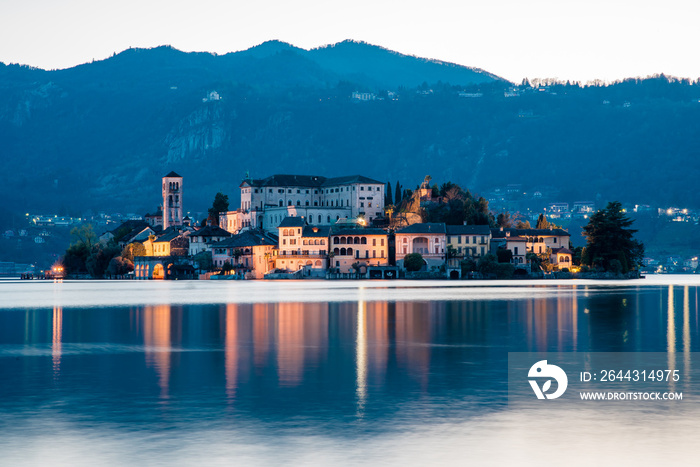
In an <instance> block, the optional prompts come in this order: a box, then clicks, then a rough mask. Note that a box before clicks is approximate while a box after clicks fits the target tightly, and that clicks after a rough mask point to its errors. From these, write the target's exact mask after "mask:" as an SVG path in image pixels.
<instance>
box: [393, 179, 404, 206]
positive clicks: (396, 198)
mask: <svg viewBox="0 0 700 467" xmlns="http://www.w3.org/2000/svg"><path fill="white" fill-rule="evenodd" d="M401 194H402V191H401V184H400V183H399V181H398V180H396V195H394V203H396V205H397V206H398V205H399V203H400V202H401V201H402V200H403V197H402V196H401Z"/></svg>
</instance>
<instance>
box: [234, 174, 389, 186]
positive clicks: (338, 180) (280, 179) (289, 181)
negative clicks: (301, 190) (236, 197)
mask: <svg viewBox="0 0 700 467" xmlns="http://www.w3.org/2000/svg"><path fill="white" fill-rule="evenodd" d="M245 183H248V184H249V185H251V186H255V187H264V186H275V187H282V186H285V187H287V186H295V187H305V188H319V187H322V186H325V187H327V186H337V185H349V184H351V183H371V184H376V185H383V184H384V182H380V181H377V180H374V179H371V178H369V177H365V176H363V175H348V176H345V177H333V178H326V177H322V176H320V175H289V174H275V175H270V176H269V177H267V178H261V179H260V178H257V179H252V178H250V179H247V180H243V182H241V185H243V184H245Z"/></svg>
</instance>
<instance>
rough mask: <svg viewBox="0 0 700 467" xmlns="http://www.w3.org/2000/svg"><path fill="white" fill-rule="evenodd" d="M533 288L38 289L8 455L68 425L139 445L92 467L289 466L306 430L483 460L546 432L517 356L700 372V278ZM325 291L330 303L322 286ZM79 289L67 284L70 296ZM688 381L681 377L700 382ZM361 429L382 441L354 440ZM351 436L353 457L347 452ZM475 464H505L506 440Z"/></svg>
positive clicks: (24, 336) (592, 416) (332, 439)
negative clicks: (658, 359)
mask: <svg viewBox="0 0 700 467" xmlns="http://www.w3.org/2000/svg"><path fill="white" fill-rule="evenodd" d="M315 287H318V286H315ZM522 289H523V290H522V291H521V292H520V293H519V294H517V295H513V294H512V293H510V292H505V294H506V297H507V298H504V297H503V296H502V295H500V294H501V291H500V290H499V289H492V290H491V291H490V292H489V293H490V294H491V295H492V298H493V299H487V298H482V299H474V298H473V297H472V298H470V299H468V300H459V299H455V297H454V296H451V295H450V294H446V297H445V298H446V299H444V300H436V299H429V300H428V299H426V300H418V301H404V300H378V299H377V296H376V294H375V292H376V291H375V292H372V291H370V290H368V289H364V288H363V287H356V290H354V292H353V294H352V296H353V297H354V300H351V301H335V300H332V299H331V297H330V295H334V294H335V293H336V291H335V290H334V289H333V288H330V289H329V290H327V291H323V290H322V289H318V288H317V289H314V290H313V291H309V293H310V294H315V295H316V297H315V299H314V300H312V301H310V302H279V301H272V302H270V303H263V302H250V301H246V300H242V301H238V302H236V301H230V302H228V303H224V304H191V305H187V304H181V303H180V304H173V305H170V304H159V305H143V306H131V305H130V306H123V307H109V308H94V307H66V306H58V305H57V306H53V307H52V308H30V307H29V306H30V305H31V301H30V300H29V299H27V303H26V304H25V306H24V307H21V308H13V309H5V310H0V374H2V376H3V377H2V379H1V380H0V435H3V436H0V452H4V453H6V454H7V455H8V456H9V457H8V459H12V460H13V462H12V464H13V465H22V464H23V463H24V465H27V464H28V463H27V462H24V461H25V460H26V459H25V458H23V457H22V456H21V453H22V448H23V447H24V443H25V442H26V443H29V442H30V440H31V442H33V443H35V442H38V441H40V440H44V441H46V440H50V439H53V438H55V437H56V436H57V433H56V432H55V430H54V429H55V428H56V427H57V426H58V427H61V433H64V434H66V437H67V438H68V440H67V441H66V443H67V444H66V445H67V446H73V445H72V444H71V442H72V441H71V439H73V438H71V436H72V435H76V436H89V437H93V438H94V437H97V444H98V445H100V442H101V443H103V444H101V445H100V447H101V448H105V446H108V445H111V446H119V448H115V450H116V451H117V452H118V451H120V450H121V449H122V445H124V443H127V442H128V443H131V445H133V450H132V451H131V454H130V456H131V457H126V458H120V457H119V456H118V455H117V454H114V455H113V456H112V457H110V456H111V455H110V454H109V453H107V454H105V453H104V452H101V453H100V451H99V449H97V448H96V449H95V450H94V451H93V452H92V455H90V453H85V452H82V455H83V456H84V459H85V461H86V463H87V464H90V463H91V464H93V465H94V464H95V463H99V461H106V462H107V463H113V464H120V463H123V464H129V463H143V462H144V461H148V462H151V463H159V462H162V463H163V464H165V465H173V463H174V464H178V462H180V463H183V462H184V463H189V461H192V462H194V459H195V458H196V457H197V456H200V457H201V456H204V457H203V458H204V459H208V460H210V461H211V462H205V463H207V464H216V463H217V462H218V460H217V458H214V457H211V456H214V453H213V452H208V451H207V449H204V448H202V447H200V446H209V448H211V449H215V450H216V449H218V450H221V452H222V453H224V454H221V455H224V456H225V455H236V456H244V457H242V458H245V459H248V460H249V461H251V462H252V463H259V462H268V463H269V462H272V463H275V460H279V459H280V458H279V457H275V453H274V452H272V451H270V450H269V449H267V448H265V447H264V446H266V445H269V444H271V443H272V444H275V443H283V444H284V443H292V444H293V445H294V448H293V449H292V448H290V449H291V450H290V451H289V452H290V453H293V455H294V456H296V458H297V459H298V460H299V461H300V462H302V463H310V464H317V463H323V462H324V461H330V462H338V463H347V464H353V463H355V462H354V461H356V460H358V459H361V460H367V459H368V458H366V457H363V456H367V455H369V456H370V457H369V459H370V460H372V459H373V460H375V461H376V460H377V459H379V458H382V453H385V454H386V453H392V455H393V456H394V460H396V461H397V462H396V463H398V460H399V459H403V460H404V461H406V462H409V463H425V462H431V461H430V459H429V458H425V457H423V455H422V454H420V455H419V454H418V453H423V452H424V451H425V449H435V450H440V453H441V454H440V456H439V457H440V459H442V460H443V461H446V462H449V463H458V462H459V461H460V460H462V459H464V457H459V455H461V456H464V455H465V453H464V451H463V446H465V445H468V446H472V448H473V450H472V451H471V452H472V455H474V453H478V452H482V453H484V454H485V451H484V449H487V448H488V449H495V450H498V449H499V448H498V444H497V443H496V442H495V441H494V442H490V441H489V438H488V436H486V435H485V433H490V435H491V436H494V437H500V438H501V439H502V441H503V442H507V443H513V444H514V445H518V444H519V443H520V442H521V441H522V442H525V440H527V441H528V442H535V439H534V438H533V437H532V436H530V433H531V430H530V428H529V425H530V424H531V423H532V417H535V418H538V417H539V418H542V417H544V416H545V415H546V414H547V412H543V413H542V414H539V413H515V411H512V410H510V409H509V408H508V406H507V405H506V396H507V393H506V392H507V387H506V379H507V353H508V352H514V351H517V352H525V351H528V352H536V351H543V352H544V351H560V352H572V351H580V352H606V351H609V352H621V351H625V352H635V351H657V352H667V353H668V356H669V359H668V364H669V366H670V367H669V369H674V367H673V365H676V362H678V366H679V367H680V366H681V365H682V371H683V373H684V374H689V373H690V370H691V369H692V363H693V362H692V355H691V353H692V352H697V351H698V344H697V343H698V325H699V323H698V287H697V286H695V285H689V284H681V285H680V286H676V285H673V284H671V285H660V286H653V287H636V286H634V287H629V286H622V287H610V286H599V285H594V284H583V285H573V286H572V285H557V286H546V287H545V286H542V285H537V286H532V287H523V288H522ZM81 293H83V294H89V293H90V291H89V287H88V286H84V289H83V290H82V292H81ZM324 293H326V294H328V295H329V297H328V300H325V301H324V300H322V299H319V297H318V295H323V294H324ZM479 293H480V294H484V293H486V292H484V291H480V292H479ZM67 298H68V299H70V300H72V299H71V298H70V297H66V296H65V291H64V293H63V295H62V297H61V300H62V301H65V300H66V299H67ZM321 298H322V297H321ZM88 301H89V300H88ZM166 302H167V301H166ZM676 355H677V358H676ZM688 383H689V382H688V381H687V380H683V381H681V383H679V385H684V387H685V388H686V390H687V389H688V387H689V386H687V384H688ZM678 389H683V388H678ZM689 404H692V402H690V403H689ZM166 407H167V409H166ZM682 408H683V409H684V410H687V411H689V412H688V413H690V411H691V409H692V411H696V412H700V410H698V407H696V406H693V405H686V406H684V407H682ZM587 410H588V409H587ZM635 410H637V409H636V408H635V407H630V412H629V413H627V414H619V413H617V414H616V413H605V416H606V417H607V419H606V421H605V423H606V424H610V426H613V425H615V426H618V427H622V426H625V423H626V422H625V417H627V416H628V415H629V414H632V413H636V412H635ZM644 410H647V413H648V415H649V416H650V417H652V418H654V419H655V420H656V423H657V425H663V426H666V431H665V432H662V431H659V430H658V429H656V428H654V426H652V425H648V426H647V425H645V427H644V430H646V431H647V432H648V433H647V434H648V435H649V436H653V437H657V438H659V439H665V440H667V441H668V442H671V438H672V437H674V436H675V437H676V438H673V439H678V436H681V434H679V433H678V432H677V431H676V430H674V429H673V427H668V426H667V425H668V424H667V423H665V422H664V420H667V419H668V417H671V416H673V417H676V418H677V420H678V423H679V424H680V426H685V429H687V428H688V426H691V427H692V428H693V429H695V430H696V429H697V428H700V422H696V421H695V420H698V418H697V417H694V418H688V417H689V416H688V417H684V416H683V415H682V413H680V412H678V411H676V410H675V409H673V410H668V408H666V409H664V411H663V412H655V410H656V409H654V408H651V409H650V408H649V407H646V408H644ZM649 410H651V412H649ZM569 415H570V416H571V417H574V414H569ZM600 415H601V414H600V413H593V412H591V413H588V412H586V413H583V412H582V413H579V414H576V415H575V417H577V420H579V422H580V423H582V424H583V425H582V426H578V427H573V426H569V427H568V428H567V427H566V426H560V425H559V424H557V423H554V422H551V421H550V422H546V423H544V422H543V425H542V426H539V428H538V431H537V432H538V433H539V435H543V436H544V435H546V434H547V430H548V429H551V430H556V433H555V432H554V431H553V432H552V433H549V435H551V436H557V437H559V438H560V439H561V441H562V442H565V441H568V442H571V441H572V440H573V439H574V434H575V433H576V432H577V431H576V430H579V431H583V432H586V433H588V435H587V436H588V437H589V441H590V440H596V442H598V439H599V437H598V436H597V435H594V434H593V432H594V430H593V428H594V426H598V424H599V423H600V420H597V419H596V417H598V416H600ZM567 416H568V415H567V414H558V415H557V417H559V418H560V419H561V418H562V417H563V418H566V417H567ZM635 416H636V415H635ZM588 424H590V425H588ZM51 427H53V428H51ZM479 427H482V428H483V430H481V429H480V428H479ZM174 429H175V430H174ZM567 430H568V431H567ZM16 433H23V435H22V437H18V436H17V435H16ZM11 434H12V435H11ZM139 434H140V435H139ZM144 434H147V435H148V436H145V437H144V436H142V435H144ZM10 435H11V436H10ZM441 437H442V438H441ZM613 437H614V436H613ZM149 439H150V441H148V440H149ZM227 439H228V441H225V440H227ZM542 439H544V438H542ZM188 440H189V441H188ZM192 440H200V444H194V443H192ZM292 440H294V441H292ZM359 440H364V441H363V442H366V443H367V446H368V449H367V451H363V452H360V451H358V450H357V449H356V444H357V442H358V441H359ZM619 441H621V442H628V441H629V439H628V438H624V439H623V438H619ZM600 442H603V441H600ZM105 443H107V444H105ZM109 443H112V444H109ZM173 443H176V444H177V445H180V446H187V447H186V448H184V447H183V449H185V452H184V453H183V455H182V457H181V458H180V461H177V460H176V459H174V458H172V457H170V456H169V452H167V451H168V449H172V446H173ZM299 443H301V444H299ZM256 446H258V447H256ZM399 446H400V447H401V448H402V449H405V451H406V453H407V454H406V455H404V454H403V453H402V452H399V451H398V447H399ZM331 447H334V448H331ZM338 448H340V449H346V450H347V452H348V453H351V454H352V455H348V456H347V457H337V456H335V454H333V453H334V452H335V451H334V449H338ZM520 448H522V449H523V450H524V451H527V452H534V450H536V448H544V446H543V445H537V444H536V445H535V446H534V447H532V448H531V447H527V448H526V447H525V446H520ZM613 448H614V446H611V447H609V448H608V450H611V449H613ZM75 449H78V448H77V447H75ZM314 452H316V453H318V457H314ZM225 453H228V454H225ZM372 453H373V454H372ZM411 453H413V455H411ZM450 453H452V454H454V456H451V455H450ZM458 454H459V455H458ZM608 454H609V455H613V454H615V453H614V452H608ZM280 455H281V454H279V453H278V454H277V456H280ZM101 456H103V457H101ZM105 456H106V457H105ZM114 456H116V457H114ZM353 456H355V457H353ZM372 456H374V457H372ZM584 457H585V456H584ZM613 457H614V456H613ZM651 458H653V455H652V456H651V457H649V459H651ZM123 459H126V460H123ZM154 459H161V460H157V461H154ZM472 459H474V461H475V462H476V463H477V464H488V463H492V464H493V463H494V462H493V461H494V459H499V460H500V461H502V462H503V461H505V460H507V451H505V452H500V451H499V452H497V453H494V452H492V453H491V455H490V457H489V456H487V455H486V454H485V455H484V456H477V457H472ZM634 459H637V457H634ZM73 460H75V459H73ZM183 460H184V461H183ZM219 460H220V459H219ZM421 460H422V461H423V462H421ZM532 460H533V462H532V463H533V464H535V463H537V464H540V463H541V462H540V461H541V459H532ZM14 461H16V462H14ZM166 461H167V462H166ZM487 461H488V462H487ZM523 462H524V461H522V459H521V460H520V461H519V463H523ZM643 462H646V461H643ZM643 462H641V463H643ZM39 463H41V462H39ZM57 463H58V464H61V463H62V462H60V461H57ZM222 463H224V462H222ZM524 463H528V462H524ZM29 464H30V463H29ZM63 464H66V465H68V464H71V462H68V461H65V462H63Z"/></svg>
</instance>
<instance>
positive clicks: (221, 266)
mask: <svg viewBox="0 0 700 467" xmlns="http://www.w3.org/2000/svg"><path fill="white" fill-rule="evenodd" d="M428 182H429V180H428V179H426V180H424V181H423V183H422V184H421V185H420V189H419V190H418V191H419V193H417V194H416V196H417V197H418V198H419V199H420V204H421V206H423V205H427V204H430V203H431V202H432V203H434V202H436V201H438V200H437V199H435V197H434V193H433V191H432V190H431V189H430V188H431V187H430V186H429V183H428ZM239 188H240V195H241V196H240V199H241V204H240V207H239V208H238V209H236V210H230V211H226V212H221V213H219V214H218V216H217V217H218V218H212V217H211V216H210V217H209V218H208V219H206V220H205V221H204V222H201V221H200V222H194V221H193V220H192V219H190V218H189V217H188V216H187V215H185V212H186V211H185V210H184V198H183V193H184V191H183V177H181V176H180V175H178V174H177V173H174V172H171V173H169V174H168V175H166V176H165V177H163V178H162V206H160V207H159V208H158V210H157V211H156V212H155V213H150V214H146V215H143V216H142V215H138V214H135V213H132V214H127V215H121V214H115V215H106V214H104V213H100V214H99V215H97V216H94V217H93V218H91V219H84V218H72V217H61V216H57V215H53V216H51V215H30V214H29V213H27V216H26V217H27V222H28V225H29V226H30V227H29V228H20V229H17V230H16V231H15V230H8V231H5V232H3V239H5V240H12V239H13V238H17V240H18V241H21V240H22V239H24V241H31V242H33V243H37V244H43V243H45V242H46V241H47V240H48V239H50V238H51V235H52V231H53V230H54V228H61V227H64V228H70V227H72V226H78V225H81V224H84V223H85V222H90V223H91V224H93V225H94V226H95V228H96V229H100V228H102V229H106V231H105V230H102V232H103V233H101V235H100V236H99V240H100V242H102V243H105V244H106V243H108V242H114V243H116V245H117V246H119V247H120V248H123V247H125V246H126V245H129V244H140V245H143V250H138V252H137V254H136V255H134V258H133V267H134V269H133V272H130V273H129V277H134V278H136V279H178V278H200V279H212V278H213V279H263V278H348V277H365V278H396V277H406V275H407V274H408V277H447V278H463V277H481V276H482V274H481V273H480V272H479V271H478V269H477V268H476V267H475V265H476V264H477V262H478V261H479V260H481V259H483V258H485V257H486V255H494V256H496V257H497V258H498V260H499V261H503V259H504V256H503V252H504V250H507V252H508V253H507V254H506V259H507V262H508V263H510V264H512V266H513V268H514V275H527V276H529V277H532V276H533V271H535V270H538V268H537V267H532V264H531V261H530V260H528V256H527V254H528V253H535V254H537V255H538V256H539V257H543V256H544V257H547V258H546V261H545V263H546V264H545V266H546V267H545V268H541V269H544V270H545V271H544V272H553V273H557V272H562V271H564V272H577V271H578V270H579V266H578V261H576V259H577V258H575V254H574V251H573V250H574V249H573V247H572V245H571V242H570V234H569V232H568V231H567V230H565V229H561V228H545V229H536V228H513V227H506V228H490V227H489V226H488V225H447V224H445V223H424V222H421V219H420V218H418V217H417V216H411V215H410V214H408V215H406V213H398V212H397V213H394V212H393V210H392V208H393V206H389V209H385V208H386V206H385V199H386V198H385V190H386V189H387V187H386V185H385V184H384V183H383V182H380V181H377V180H373V179H371V178H368V177H364V176H361V175H354V176H345V177H337V178H326V177H322V176H312V175H272V176H269V177H267V178H264V179H252V178H250V177H248V176H246V178H245V179H244V180H243V181H242V182H241V184H240V186H239ZM551 190H553V189H549V188H547V187H542V188H541V189H540V190H534V191H533V192H532V193H527V192H525V191H524V190H523V187H522V185H519V184H511V185H507V186H503V187H500V188H496V189H493V190H490V191H486V192H484V194H483V195H484V198H485V199H486V200H487V201H488V202H489V207H490V208H491V210H492V211H494V210H497V211H503V212H506V211H509V212H518V213H519V215H520V220H525V221H528V224H529V223H530V222H529V221H531V222H532V224H533V225H535V221H536V219H537V218H538V215H541V214H542V213H545V214H546V216H547V218H548V219H549V220H550V221H553V222H562V223H564V222H566V221H568V220H571V219H574V220H576V219H579V220H581V219H584V220H585V219H587V218H588V217H589V216H590V215H592V214H593V213H594V212H595V210H596V202H595V201H575V202H573V203H571V204H570V203H567V202H551V201H547V200H551V199H552V198H553V197H556V195H557V193H551V192H550V191H551ZM628 209H629V210H630V211H631V212H646V213H649V212H653V213H654V214H658V216H659V217H663V218H666V219H668V220H670V221H673V222H682V223H692V224H695V225H697V224H698V221H699V220H700V213H698V212H696V211H694V210H689V209H685V208H679V207H669V208H652V207H650V206H647V205H633V206H629V207H628ZM200 215H201V214H200ZM515 220H516V219H513V221H515ZM115 222H116V223H115ZM512 224H513V225H516V224H515V222H513V223H512ZM518 224H520V227H529V225H523V222H518ZM110 227H111V228H110ZM97 232H98V234H99V233H100V230H97ZM499 250H500V251H501V254H500V256H499ZM416 253H417V254H419V255H420V259H421V261H422V264H421V265H420V267H419V268H418V270H417V271H416V270H415V268H416V266H415V265H412V266H410V267H409V268H407V267H406V264H405V261H404V260H405V258H406V256H407V255H412V254H416ZM465 262H467V263H468V264H469V266H468V267H465ZM643 263H644V267H643V270H642V272H643V273H695V272H697V271H698V266H699V265H698V257H697V256H695V257H688V258H685V257H681V256H678V255H672V256H668V257H663V258H651V257H648V256H647V257H645V258H644V260H643ZM538 266H541V264H538ZM407 269H414V270H413V271H409V270H407ZM27 272H29V273H36V272H37V271H36V270H35V267H34V266H33V265H30V264H15V263H9V262H0V274H4V275H8V274H9V275H12V274H14V273H17V274H19V273H27Z"/></svg>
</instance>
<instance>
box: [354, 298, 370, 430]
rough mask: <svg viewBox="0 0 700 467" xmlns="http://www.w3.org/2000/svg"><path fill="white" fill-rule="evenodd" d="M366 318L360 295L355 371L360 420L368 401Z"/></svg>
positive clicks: (363, 303)
mask: <svg viewBox="0 0 700 467" xmlns="http://www.w3.org/2000/svg"><path fill="white" fill-rule="evenodd" d="M365 318H366V312H365V302H364V301H363V300H362V295H361V294H360V300H359V301H358V303H357V334H356V338H355V371H356V374H357V380H356V382H355V387H356V389H355V392H356V394H357V416H358V417H359V418H362V417H363V416H364V410H365V403H366V400H367V327H366V324H365Z"/></svg>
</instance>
